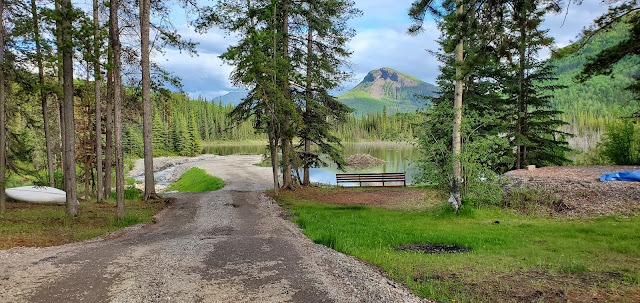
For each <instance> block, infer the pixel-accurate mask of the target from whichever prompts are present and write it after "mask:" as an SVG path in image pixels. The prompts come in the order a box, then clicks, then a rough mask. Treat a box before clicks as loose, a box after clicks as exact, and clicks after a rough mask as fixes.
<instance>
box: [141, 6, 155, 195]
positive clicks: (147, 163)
mask: <svg viewBox="0 0 640 303" xmlns="http://www.w3.org/2000/svg"><path fill="white" fill-rule="evenodd" d="M150 9H151V0H140V37H141V43H140V47H141V50H140V54H141V59H142V137H143V141H144V200H149V199H157V198H158V195H157V194H156V186H155V180H154V178H153V134H152V131H151V129H152V126H151V119H152V113H151V71H150V63H149V55H150V49H149V14H150Z"/></svg>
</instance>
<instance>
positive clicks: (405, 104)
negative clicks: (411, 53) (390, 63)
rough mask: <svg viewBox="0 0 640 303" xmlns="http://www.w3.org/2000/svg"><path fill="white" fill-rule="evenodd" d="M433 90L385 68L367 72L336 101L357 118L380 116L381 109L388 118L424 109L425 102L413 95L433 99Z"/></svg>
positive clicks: (422, 82) (434, 91) (408, 76)
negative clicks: (351, 109) (349, 109)
mask: <svg viewBox="0 0 640 303" xmlns="http://www.w3.org/2000/svg"><path fill="white" fill-rule="evenodd" d="M437 90H438V88H437V87H436V86H434V85H431V84H429V83H426V82H424V81H421V80H419V79H417V78H415V77H412V76H410V75H407V74H404V73H401V72H398V71H396V70H394V69H391V68H387V67H385V68H381V69H377V70H372V71H370V72H369V74H367V76H366V77H365V78H364V80H362V82H360V84H358V85H357V86H356V87H354V88H353V89H351V90H350V91H348V92H346V93H344V94H342V95H340V96H338V100H340V102H342V103H344V104H346V105H347V106H349V107H351V108H353V109H354V110H355V113H356V115H358V116H361V115H366V114H369V113H376V112H382V111H383V110H384V108H385V106H386V109H387V113H388V114H394V113H406V112H414V111H416V110H417V109H420V108H423V107H424V105H425V102H426V101H425V100H424V99H422V98H419V97H416V95H427V96H433V95H434V94H435V93H436V92H437Z"/></svg>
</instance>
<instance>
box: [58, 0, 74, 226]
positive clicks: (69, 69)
mask: <svg viewBox="0 0 640 303" xmlns="http://www.w3.org/2000/svg"><path fill="white" fill-rule="evenodd" d="M60 5H61V9H62V11H63V12H64V13H63V16H65V17H64V18H62V21H61V26H62V73H63V79H64V85H63V92H64V123H65V127H64V130H65V140H64V152H65V161H64V188H65V191H66V192H67V213H68V214H69V215H71V216H77V215H78V188H77V184H76V161H75V158H76V151H75V144H76V140H75V139H76V137H75V133H76V132H75V123H74V122H75V118H74V107H73V47H72V43H73V42H72V41H73V38H72V33H71V26H72V25H71V18H70V17H69V12H70V11H71V9H72V6H71V0H61V1H60Z"/></svg>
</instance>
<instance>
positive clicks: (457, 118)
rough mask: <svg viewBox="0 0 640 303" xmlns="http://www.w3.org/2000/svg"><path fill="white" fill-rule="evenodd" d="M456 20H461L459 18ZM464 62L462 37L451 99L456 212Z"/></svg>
mask: <svg viewBox="0 0 640 303" xmlns="http://www.w3.org/2000/svg"><path fill="white" fill-rule="evenodd" d="M456 6H457V7H456V15H457V17H458V18H460V16H462V15H463V13H464V6H463V5H462V0H458V1H456ZM458 22H461V21H460V19H459V20H458ZM463 62H464V42H463V40H462V38H460V41H458V44H457V45H456V83H455V97H454V100H453V142H452V153H453V155H452V156H453V184H452V186H451V197H450V198H449V202H450V203H451V206H452V207H453V209H454V210H455V211H456V212H458V210H459V209H460V204H461V202H462V200H461V196H460V186H461V184H462V182H463V179H462V163H461V162H460V160H461V159H460V156H461V154H462V137H461V133H460V126H461V124H462V93H463V86H462V85H463V82H462V81H463V79H462V63H463Z"/></svg>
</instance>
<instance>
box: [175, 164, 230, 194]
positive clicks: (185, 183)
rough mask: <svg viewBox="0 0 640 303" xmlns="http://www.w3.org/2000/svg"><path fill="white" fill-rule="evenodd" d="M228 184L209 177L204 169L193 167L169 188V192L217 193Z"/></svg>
mask: <svg viewBox="0 0 640 303" xmlns="http://www.w3.org/2000/svg"><path fill="white" fill-rule="evenodd" d="M225 185H226V183H225V182H224V181H223V180H222V179H220V178H218V177H214V176H212V175H209V174H208V173H207V172H206V171H205V170H204V169H201V168H197V167H193V168H191V169H190V170H188V171H187V172H185V173H184V174H182V176H180V179H179V180H178V181H176V182H174V183H172V184H171V185H170V186H169V190H177V191H180V192H193V191H216V190H218V189H221V188H223V187H225Z"/></svg>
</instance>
